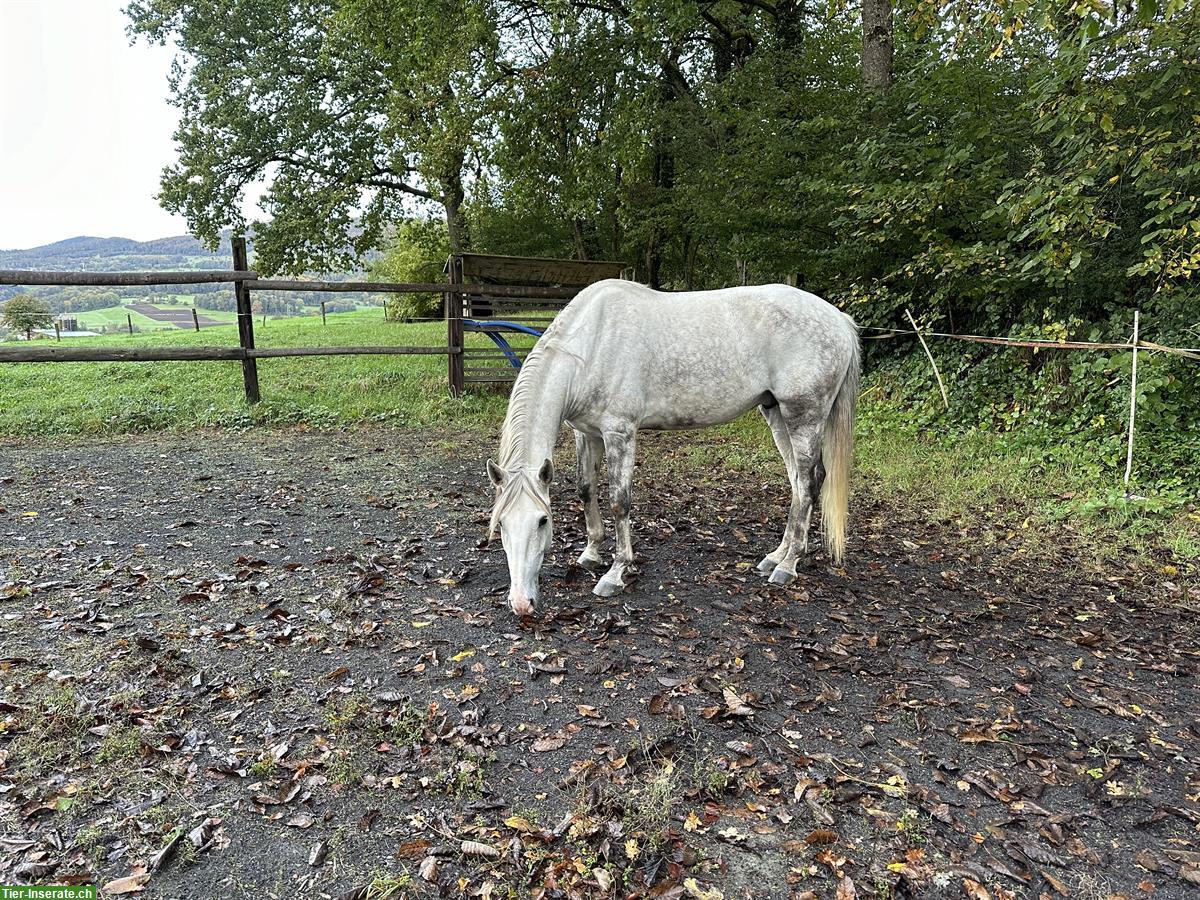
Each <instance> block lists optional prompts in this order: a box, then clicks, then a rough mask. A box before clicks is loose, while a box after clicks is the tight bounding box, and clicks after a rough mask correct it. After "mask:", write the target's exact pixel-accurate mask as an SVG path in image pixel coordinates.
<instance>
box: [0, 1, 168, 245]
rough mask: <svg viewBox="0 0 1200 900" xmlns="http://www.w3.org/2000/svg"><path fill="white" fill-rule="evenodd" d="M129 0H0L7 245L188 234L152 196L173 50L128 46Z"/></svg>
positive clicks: (1, 204)
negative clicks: (126, 7) (84, 237)
mask: <svg viewBox="0 0 1200 900" xmlns="http://www.w3.org/2000/svg"><path fill="white" fill-rule="evenodd" d="M125 2H126V0H0V248H4V249H14V248H24V247H33V246H37V245H39V244H47V243H50V242H52V241H57V240H62V239H63V238H67V237H73V236H75V235H78V234H87V235H96V236H100V237H130V238H135V239H137V240H148V239H150V238H156V237H165V236H167V235H175V234H184V233H185V232H186V231H187V227H186V225H185V224H184V222H183V220H182V219H180V218H177V217H175V216H171V215H168V214H167V213H166V212H165V211H164V210H162V209H161V208H160V207H159V205H158V202H157V201H156V200H155V199H154V195H155V194H156V193H157V192H158V179H159V173H160V172H161V171H162V168H163V166H165V165H167V164H169V163H171V162H173V161H174V155H175V154H174V147H173V142H172V140H171V134H172V132H173V131H174V129H175V124H176V121H177V116H176V112H175V109H174V108H173V107H172V106H170V105H169V104H168V103H167V100H166V97H167V71H168V69H169V67H170V62H171V56H172V51H171V48H169V47H150V46H147V45H146V43H145V42H144V41H141V42H139V43H137V44H134V45H133V46H130V43H129V39H128V38H127V37H126V35H125V23H126V20H125V17H124V15H123V14H122V12H121V9H122V7H123V6H124V5H125Z"/></svg>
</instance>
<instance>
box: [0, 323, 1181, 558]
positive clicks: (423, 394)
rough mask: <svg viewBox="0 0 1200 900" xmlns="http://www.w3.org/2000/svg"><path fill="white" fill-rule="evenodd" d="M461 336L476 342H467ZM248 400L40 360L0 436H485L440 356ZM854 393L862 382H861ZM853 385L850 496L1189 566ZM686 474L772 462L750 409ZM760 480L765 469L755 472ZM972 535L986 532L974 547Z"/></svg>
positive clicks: (1109, 507)
mask: <svg viewBox="0 0 1200 900" xmlns="http://www.w3.org/2000/svg"><path fill="white" fill-rule="evenodd" d="M256 337H257V343H258V345H259V346H260V347H283V346H301V347H304V346H321V345H335V346H337V345H346V346H350V345H359V346H362V345H423V346H437V345H440V344H443V343H444V341H445V328H444V326H443V325H442V324H441V323H437V322H433V323H420V324H396V323H386V322H384V321H383V319H382V315H381V313H380V311H379V310H378V309H377V308H375V309H370V310H364V311H360V312H356V313H342V314H338V315H331V316H330V317H329V325H328V326H322V324H321V320H320V318H319V317H313V318H290V319H278V320H270V321H268V323H267V325H266V326H265V327H263V326H261V324H259V326H258V327H257V329H256ZM471 340H483V339H482V338H481V337H479V336H475V337H473V338H471ZM236 343H237V332H236V328H235V327H234V326H233V325H230V326H217V327H213V328H206V329H204V330H202V331H201V332H200V333H195V332H191V331H183V330H173V331H170V332H159V333H156V334H135V335H132V336H130V335H111V336H104V337H101V338H93V339H88V341H87V345H88V346H98V345H111V346H139V345H153V346H167V345H170V346H201V345H223V346H234V345H236ZM259 378H260V382H261V387H262V396H263V401H262V402H261V403H259V404H257V405H255V406H254V407H248V406H247V405H246V403H245V401H244V397H243V393H242V378H241V367H240V366H239V365H238V364H237V363H229V362H197V363H187V362H173V363H79V364H75V363H54V364H37V363H27V364H20V365H15V364H10V365H0V396H2V397H3V398H4V402H3V403H0V436H7V437H13V438H18V437H30V436H37V437H47V436H56V435H112V434H124V433H135V432H145V431H156V430H189V429H194V428H204V427H247V426H252V425H296V424H304V425H306V426H310V427H338V426H343V425H351V424H361V423H382V424H388V425H395V426H406V427H429V426H453V427H462V428H468V429H482V430H494V429H496V428H498V426H499V423H500V421H501V419H502V418H503V414H504V409H505V403H506V399H505V396H504V395H503V394H502V393H496V392H482V391H481V392H477V393H472V394H469V395H467V396H465V397H462V398H458V399H454V398H451V397H450V396H449V395H448V393H447V390H446V360H445V358H444V357H441V356H359V357H353V356H351V357H310V358H298V359H270V360H261V361H260V362H259ZM867 384H868V385H869V384H870V378H869V377H868V380H867ZM870 393H871V392H869V391H868V392H867V398H868V399H866V400H865V401H864V403H863V404H862V408H861V415H860V424H859V446H858V453H857V466H858V470H859V473H860V474H859V486H860V487H859V489H860V490H866V491H869V492H871V493H873V494H876V495H879V496H886V497H888V498H889V501H890V502H891V501H894V502H896V503H900V504H904V505H907V506H912V507H914V508H919V509H920V510H922V511H925V512H927V514H928V515H929V516H932V517H935V518H937V519H938V520H941V521H949V522H955V523H961V524H962V526H963V527H964V528H967V527H979V526H980V524H981V523H982V524H983V525H985V526H986V528H985V531H986V532H987V534H989V535H992V536H994V535H997V534H1007V533H1010V532H1012V533H1018V534H1020V535H1021V536H1022V541H1023V546H1025V547H1027V548H1030V549H1031V548H1034V547H1035V546H1036V544H1037V543H1038V542H1039V541H1041V540H1053V541H1054V542H1057V543H1059V544H1061V543H1062V542H1063V541H1066V542H1068V543H1075V544H1079V545H1081V546H1084V547H1085V548H1086V549H1087V552H1088V553H1089V554H1090V556H1092V557H1093V558H1096V559H1104V558H1125V559H1131V558H1138V559H1143V560H1147V561H1149V560H1154V561H1156V564H1157V565H1160V566H1161V565H1166V567H1167V570H1166V571H1167V574H1168V575H1170V574H1172V568H1173V567H1184V568H1187V569H1190V568H1191V567H1192V566H1193V565H1194V563H1193V561H1195V560H1197V559H1198V558H1200V514H1197V512H1196V510H1195V508H1194V507H1192V508H1189V507H1187V506H1186V505H1182V504H1178V503H1176V504H1173V505H1170V506H1169V507H1166V508H1164V507H1163V506H1162V505H1158V506H1155V505H1153V504H1152V503H1139V502H1127V501H1126V500H1125V499H1124V497H1123V495H1122V494H1121V493H1120V491H1119V486H1120V473H1119V472H1116V471H1109V470H1104V471H1102V472H1101V473H1100V474H1099V475H1097V473H1096V468H1095V466H1094V465H1092V466H1090V467H1089V466H1086V465H1084V463H1085V462H1087V461H1086V460H1078V461H1075V462H1065V463H1059V464H1056V465H1054V466H1052V467H1048V466H1046V465H1045V464H1034V463H1031V462H1030V461H1029V460H1028V459H1027V458H1026V457H1025V456H1024V455H1023V454H1022V453H1021V452H1020V450H1019V449H1016V448H1014V446H1013V445H1012V444H1011V443H1010V442H1009V441H1008V440H1006V439H1005V437H1004V436H1002V435H994V434H988V433H975V434H972V435H970V436H969V437H968V438H966V439H956V440H955V441H954V442H949V441H943V440H940V439H939V436H938V435H936V434H928V433H923V432H920V431H918V430H915V429H912V428H911V427H908V426H906V424H905V421H904V416H903V415H897V414H895V412H894V411H893V410H890V409H889V408H888V407H885V406H882V405H880V404H877V403H873V402H872V401H871V399H870ZM693 462H694V463H695V468H696V470H697V471H701V472H702V471H706V470H719V469H721V468H725V467H732V468H737V469H761V470H763V471H764V477H771V478H773V477H775V470H776V469H777V468H778V466H779V461H778V457H777V455H776V451H775V447H774V445H773V443H772V441H771V438H770V435H769V433H768V431H767V429H766V428H765V426H764V425H763V423H762V422H761V420H760V418H759V417H758V415H757V414H756V413H754V414H750V415H747V416H745V417H743V418H742V419H740V420H738V421H737V422H734V423H731V424H729V425H726V426H723V427H721V428H719V429H714V430H713V431H712V432H710V433H709V435H708V436H707V437H706V438H705V439H703V440H698V441H697V444H696V448H695V451H694V454H693ZM768 472H769V473H770V474H766V473H768ZM985 539H987V538H985Z"/></svg>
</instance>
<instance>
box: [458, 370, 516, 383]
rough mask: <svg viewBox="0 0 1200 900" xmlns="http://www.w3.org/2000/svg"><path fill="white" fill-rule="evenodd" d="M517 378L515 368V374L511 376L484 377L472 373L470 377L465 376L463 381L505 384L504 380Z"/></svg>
mask: <svg viewBox="0 0 1200 900" xmlns="http://www.w3.org/2000/svg"><path fill="white" fill-rule="evenodd" d="M516 380H517V375H516V369H513V374H512V375H511V376H509V377H508V378H494V377H492V376H487V377H484V376H481V375H472V376H471V377H469V378H468V377H464V378H463V382H464V383H465V384H503V383H504V382H509V381H516Z"/></svg>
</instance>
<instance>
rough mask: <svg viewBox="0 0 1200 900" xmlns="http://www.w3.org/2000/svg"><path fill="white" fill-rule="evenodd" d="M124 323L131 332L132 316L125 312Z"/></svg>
mask: <svg viewBox="0 0 1200 900" xmlns="http://www.w3.org/2000/svg"><path fill="white" fill-rule="evenodd" d="M125 324H126V325H128V326H129V333H130V334H133V316H132V315H130V314H129V313H125Z"/></svg>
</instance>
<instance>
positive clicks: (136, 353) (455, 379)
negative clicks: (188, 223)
mask: <svg viewBox="0 0 1200 900" xmlns="http://www.w3.org/2000/svg"><path fill="white" fill-rule="evenodd" d="M232 246H233V269H231V270H228V271H198V272H33V271H20V270H17V271H3V270H0V285H24V286H36V285H56V286H74V285H78V286H86V287H112V286H120V287H127V286H138V287H144V286H157V285H182V284H213V283H221V282H225V283H232V284H233V288H234V297H235V300H236V304H237V325H238V346H237V347H61V346H52V347H39V346H26V347H0V363H26V362H28V363H32V362H161V361H168V360H171V361H177V360H185V361H197V360H219V361H238V362H240V363H241V364H242V381H243V386H244V389H245V392H246V400H247V401H248V402H250V403H257V402H258V401H259V400H260V399H261V390H260V387H259V381H258V360H260V359H272V358H279V357H296V356H351V355H378V354H392V355H417V356H429V355H436V356H445V357H447V359H448V360H449V365H448V380H449V385H450V390H451V392H452V393H454V394H458V393H460V392H461V391H462V390H463V389H464V387H465V383H466V382H465V381H464V379H463V365H462V359H463V356H464V355H465V354H468V353H471V352H472V351H471V350H470V349H468V348H466V347H465V346H464V339H463V329H462V319H463V315H464V310H466V311H467V312H468V314H469V311H470V310H471V309H472V302H473V301H472V299H471V298H475V300H474V303H476V304H478V302H479V299H478V298H481V297H486V298H488V302H490V303H496V302H499V301H496V300H495V299H494V298H498V297H499V298H514V300H519V302H521V303H522V304H529V303H531V302H544V303H547V304H553V305H554V306H556V307H557V306H561V305H564V304H565V303H566V302H567V301H568V300H569V299H570V298H571V297H574V296H575V294H577V293H578V292H579V291H580V290H582V288H583V287H585V286H586V283H580V284H576V285H570V286H566V287H563V286H546V285H544V284H542V285H538V284H484V283H475V282H471V283H464V282H463V281H462V279H461V277H459V278H458V279H457V280H455V279H454V278H453V277H452V278H451V281H452V282H453V283H449V284H448V283H444V282H433V283H410V282H366V281H292V280H279V279H260V278H259V277H258V274H257V273H256V272H254V271H252V270H251V269H250V268H249V266H248V263H247V257H246V240H245V238H242V237H235V238H234V239H233V242H232ZM455 258H457V257H455ZM512 259H513V261H514V262H516V259H515V258H512ZM527 262H528V263H529V264H531V266H532V269H531V270H533V269H537V268H538V267H539V266H543V265H544V264H545V263H554V262H559V261H555V260H527ZM567 262H569V261H567ZM610 265H611V264H610ZM449 269H450V271H451V272H457V273H461V271H462V269H461V266H460V267H458V268H455V267H454V265H453V259H452V263H451V265H450V266H449ZM253 291H318V292H333V293H383V294H418V293H421V294H423V293H439V294H443V295H444V296H445V302H444V304H443V307H444V309H445V315H446V324H447V342H446V344H445V345H444V346H437V347H432V346H418V347H406V346H375V347H371V346H357V347H271V348H258V347H256V346H255V344H254V316H253V309H252V302H251V295H252V292H253ZM547 321H548V319H547ZM495 373H496V374H495V375H494V377H491V378H489V377H487V376H486V375H481V376H479V377H475V378H472V379H470V380H472V381H489V380H491V381H505V380H511V375H510V374H509V372H508V371H506V370H504V369H502V368H499V367H497V368H496V370H495Z"/></svg>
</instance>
